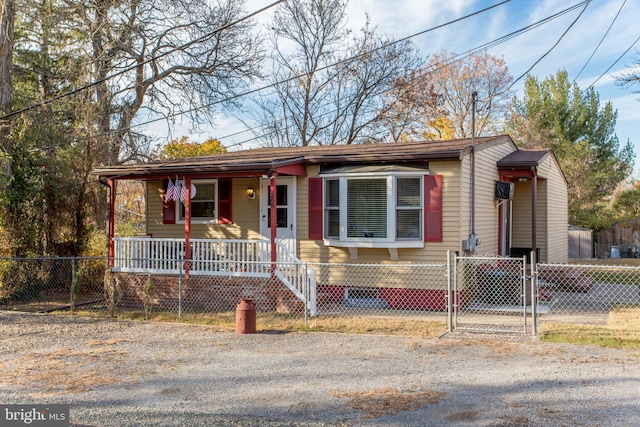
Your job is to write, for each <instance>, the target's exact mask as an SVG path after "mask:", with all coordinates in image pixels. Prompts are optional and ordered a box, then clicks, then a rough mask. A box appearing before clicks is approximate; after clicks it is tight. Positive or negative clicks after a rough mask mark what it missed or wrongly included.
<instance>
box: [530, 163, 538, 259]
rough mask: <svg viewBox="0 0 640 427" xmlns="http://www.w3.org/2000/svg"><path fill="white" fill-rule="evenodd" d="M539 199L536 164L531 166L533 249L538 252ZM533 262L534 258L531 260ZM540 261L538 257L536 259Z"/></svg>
mask: <svg viewBox="0 0 640 427" xmlns="http://www.w3.org/2000/svg"><path fill="white" fill-rule="evenodd" d="M537 200H538V168H537V167H536V166H532V167H531V251H532V252H533V253H534V254H537V250H536V249H537V242H536V236H537V234H538V231H537V227H536V223H537V218H538V215H537V210H538V207H537ZM536 258H537V256H536ZM530 261H531V262H533V261H534V260H530ZM535 261H536V262H537V261H538V260H537V259H536V260H535Z"/></svg>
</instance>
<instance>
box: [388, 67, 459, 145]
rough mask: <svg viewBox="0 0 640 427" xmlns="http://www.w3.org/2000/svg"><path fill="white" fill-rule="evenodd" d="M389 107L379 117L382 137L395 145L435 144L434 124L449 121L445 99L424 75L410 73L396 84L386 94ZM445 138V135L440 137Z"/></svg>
mask: <svg viewBox="0 0 640 427" xmlns="http://www.w3.org/2000/svg"><path fill="white" fill-rule="evenodd" d="M384 98H385V105H384V107H383V109H382V110H381V111H380V113H379V117H380V121H379V126H380V127H381V133H382V134H386V136H387V138H388V139H389V140H391V141H393V142H398V141H411V140H418V141H423V140H425V139H426V140H431V139H442V138H435V137H433V136H431V134H430V133H429V126H430V124H431V125H432V124H434V123H435V120H438V119H439V118H446V117H447V115H448V112H447V111H446V110H445V109H444V108H443V105H442V104H443V102H442V96H441V95H439V94H438V93H437V92H436V91H435V87H434V85H433V83H431V82H430V81H428V79H425V78H423V76H422V73H421V72H420V71H414V72H411V73H409V74H408V75H407V76H405V77H401V78H399V79H398V80H396V82H395V83H394V84H393V87H392V89H391V90H390V91H388V92H387V93H385V97H384ZM438 136H440V137H443V136H444V133H443V131H441V132H440V134H439V135H438Z"/></svg>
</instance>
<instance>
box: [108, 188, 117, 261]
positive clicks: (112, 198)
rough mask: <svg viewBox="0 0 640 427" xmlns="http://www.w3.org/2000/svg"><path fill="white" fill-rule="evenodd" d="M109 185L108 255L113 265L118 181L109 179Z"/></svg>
mask: <svg viewBox="0 0 640 427" xmlns="http://www.w3.org/2000/svg"><path fill="white" fill-rule="evenodd" d="M107 185H108V186H109V241H108V242H107V255H108V257H109V262H108V264H109V267H113V258H114V257H115V246H114V242H113V238H114V237H115V234H116V226H115V222H116V214H115V212H116V183H115V181H114V180H113V179H109V180H107Z"/></svg>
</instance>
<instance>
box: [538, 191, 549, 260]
mask: <svg viewBox="0 0 640 427" xmlns="http://www.w3.org/2000/svg"><path fill="white" fill-rule="evenodd" d="M548 184H549V181H547V180H546V179H538V197H537V198H536V200H537V207H536V208H537V210H536V227H537V230H536V246H537V248H538V253H539V255H538V258H539V260H540V261H546V260H547V259H548V255H549V217H548V211H549V203H548V200H549V185H548Z"/></svg>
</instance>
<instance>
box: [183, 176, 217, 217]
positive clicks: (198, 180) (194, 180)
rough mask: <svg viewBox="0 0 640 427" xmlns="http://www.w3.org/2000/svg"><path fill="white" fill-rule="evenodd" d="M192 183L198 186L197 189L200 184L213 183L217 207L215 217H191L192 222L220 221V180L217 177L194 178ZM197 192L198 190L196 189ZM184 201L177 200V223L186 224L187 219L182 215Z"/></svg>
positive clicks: (214, 200)
mask: <svg viewBox="0 0 640 427" xmlns="http://www.w3.org/2000/svg"><path fill="white" fill-rule="evenodd" d="M191 184H193V185H194V186H195V187H196V190H197V188H198V185H199V184H200V185H202V184H213V192H214V199H213V202H214V203H215V209H214V214H213V217H207V218H203V217H193V216H192V217H191V224H217V223H218V208H219V201H218V180H217V179H192V180H191ZM196 194H197V191H196ZM192 202H193V199H192ZM182 204H183V202H180V201H176V224H184V223H185V219H184V217H182V206H181V205H182Z"/></svg>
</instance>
